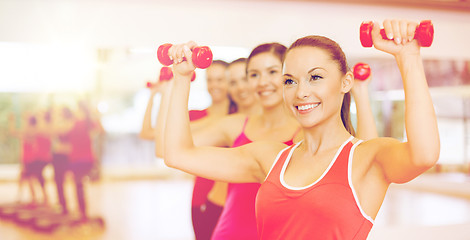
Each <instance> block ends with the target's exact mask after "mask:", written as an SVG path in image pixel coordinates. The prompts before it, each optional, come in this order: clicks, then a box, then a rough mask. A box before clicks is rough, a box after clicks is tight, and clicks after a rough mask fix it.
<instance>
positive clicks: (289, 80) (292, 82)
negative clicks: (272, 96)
mask: <svg viewBox="0 0 470 240" xmlns="http://www.w3.org/2000/svg"><path fill="white" fill-rule="evenodd" d="M291 84H294V81H293V80H292V79H289V78H287V79H286V80H284V85H291Z"/></svg>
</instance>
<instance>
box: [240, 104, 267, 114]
mask: <svg viewBox="0 0 470 240" xmlns="http://www.w3.org/2000/svg"><path fill="white" fill-rule="evenodd" d="M237 107H238V111H237V112H238V113H242V114H245V115H247V116H251V115H255V114H260V113H261V111H262V109H261V106H260V104H259V103H253V104H251V105H248V106H240V105H238V106H237Z"/></svg>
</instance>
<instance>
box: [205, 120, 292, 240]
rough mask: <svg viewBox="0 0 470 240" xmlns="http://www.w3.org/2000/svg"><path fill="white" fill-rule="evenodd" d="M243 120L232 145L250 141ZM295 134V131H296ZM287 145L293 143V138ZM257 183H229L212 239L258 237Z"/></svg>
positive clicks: (239, 239) (245, 239) (249, 239)
mask: <svg viewBox="0 0 470 240" xmlns="http://www.w3.org/2000/svg"><path fill="white" fill-rule="evenodd" d="M247 122H248V118H247V119H246V120H245V123H244V125H243V129H242V132H241V133H240V135H239V136H238V137H237V138H236V139H235V141H234V142H233V145H232V147H239V146H242V145H245V144H248V143H251V142H252V141H251V140H250V139H249V138H248V137H247V136H246V135H245V127H246V123H247ZM296 134H297V132H296ZM294 137H295V135H294ZM294 137H292V139H290V140H289V141H287V142H284V143H285V144H287V145H292V144H293V138H294ZM260 186H261V185H260V184H259V183H229V184H228V192H227V199H226V201H225V206H224V209H223V211H222V214H221V215H220V218H219V221H218V222H217V226H216V227H215V229H214V233H213V234H212V240H232V239H233V240H241V239H243V240H251V239H253V240H255V239H258V231H257V230H256V217H255V199H256V194H257V192H258V189H259V187H260Z"/></svg>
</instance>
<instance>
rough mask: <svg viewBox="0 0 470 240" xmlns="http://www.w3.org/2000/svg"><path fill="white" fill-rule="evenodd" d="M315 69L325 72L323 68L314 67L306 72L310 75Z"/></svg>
mask: <svg viewBox="0 0 470 240" xmlns="http://www.w3.org/2000/svg"><path fill="white" fill-rule="evenodd" d="M317 69H322V70H324V71H326V69H324V68H321V67H314V68H312V69H310V70H308V72H307V73H308V74H310V73H312V72H313V71H315V70H317Z"/></svg>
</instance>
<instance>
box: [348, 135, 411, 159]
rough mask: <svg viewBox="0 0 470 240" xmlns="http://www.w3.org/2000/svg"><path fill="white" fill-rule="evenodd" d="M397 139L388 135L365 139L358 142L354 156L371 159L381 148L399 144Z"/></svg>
mask: <svg viewBox="0 0 470 240" xmlns="http://www.w3.org/2000/svg"><path fill="white" fill-rule="evenodd" d="M401 143H402V142H400V141H399V140H397V139H395V138H390V137H380V138H373V139H370V140H366V141H364V142H362V143H361V144H359V145H358V146H357V148H356V151H355V153H354V154H355V156H358V157H357V158H358V159H361V160H362V161H368V162H370V161H372V160H374V159H375V157H376V156H377V154H378V153H379V152H380V151H382V150H383V149H387V148H391V147H393V146H394V145H397V144H401Z"/></svg>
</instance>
